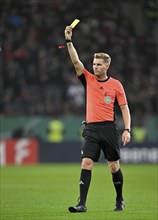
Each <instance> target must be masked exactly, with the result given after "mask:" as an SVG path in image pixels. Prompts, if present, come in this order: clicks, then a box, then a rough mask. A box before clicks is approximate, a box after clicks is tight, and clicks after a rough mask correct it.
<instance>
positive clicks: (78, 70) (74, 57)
mask: <svg viewBox="0 0 158 220" xmlns="http://www.w3.org/2000/svg"><path fill="white" fill-rule="evenodd" d="M71 38H72V27H71V26H67V27H66V28H65V40H66V44H67V48H68V52H69V55H70V58H71V61H72V63H73V65H74V67H75V70H76V74H77V75H78V76H80V75H81V74H82V73H83V69H84V66H83V63H82V62H81V61H80V59H79V57H78V54H77V51H76V49H75V48H74V46H73V43H72V41H71Z"/></svg>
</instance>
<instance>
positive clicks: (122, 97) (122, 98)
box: [117, 81, 127, 105]
mask: <svg viewBox="0 0 158 220" xmlns="http://www.w3.org/2000/svg"><path fill="white" fill-rule="evenodd" d="M117 101H118V104H119V105H126V104H127V99H126V94H125V91H124V88H123V86H122V84H121V83H120V82H119V81H118V86H117Z"/></svg>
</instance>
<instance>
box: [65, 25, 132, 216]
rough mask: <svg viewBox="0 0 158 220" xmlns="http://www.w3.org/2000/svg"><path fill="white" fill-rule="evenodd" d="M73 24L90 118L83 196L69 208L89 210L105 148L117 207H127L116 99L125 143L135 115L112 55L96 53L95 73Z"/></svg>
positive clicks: (67, 35) (72, 55)
mask: <svg viewBox="0 0 158 220" xmlns="http://www.w3.org/2000/svg"><path fill="white" fill-rule="evenodd" d="M71 38H72V28H71V26H67V27H66V28H65V40H66V43H67V48H68V52H69V55H70V58H71V60H72V63H73V65H74V67H75V70H76V74H77V78H78V79H80V80H81V82H82V83H83V85H84V88H85V92H86V122H85V126H84V129H83V137H84V141H83V145H82V148H81V158H82V165H81V175H80V200H79V203H78V204H77V205H76V206H71V207H69V208H68V210H69V211H70V212H86V211H87V207H86V198H87V194H88V189H89V186H90V182H91V171H92V168H93V163H94V162H97V161H98V160H99V157H100V153H101V150H102V151H103V153H104V156H105V159H107V161H108V166H109V169H110V171H111V174H112V180H113V184H114V187H115V190H116V206H115V209H114V211H123V210H124V208H125V204H124V200H123V195H122V188H123V174H122V172H121V169H120V163H119V159H120V147H119V134H118V131H117V128H116V125H115V112H114V109H115V103H116V102H117V103H118V104H119V106H120V109H121V112H122V117H123V122H124V131H123V134H122V142H123V145H126V144H127V143H128V142H129V141H130V138H131V137H130V126H131V117H130V112H129V108H128V104H127V100H126V95H125V92H124V89H123V86H122V84H121V83H120V82H119V81H118V80H116V79H114V78H112V77H109V76H108V75H107V70H108V68H109V66H110V62H111V58H110V56H109V55H108V54H106V53H95V54H94V59H93V71H94V74H91V73H90V72H88V71H87V70H86V69H85V68H84V65H83V64H82V62H81V61H80V59H79V57H78V54H77V52H76V50H75V48H74V46H73V43H72V40H71Z"/></svg>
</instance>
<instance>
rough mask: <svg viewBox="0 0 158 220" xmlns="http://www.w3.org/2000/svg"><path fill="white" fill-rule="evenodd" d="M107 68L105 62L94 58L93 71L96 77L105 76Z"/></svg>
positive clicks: (107, 65)
mask: <svg viewBox="0 0 158 220" xmlns="http://www.w3.org/2000/svg"><path fill="white" fill-rule="evenodd" d="M108 68H109V64H107V63H105V62H104V60H103V59H98V58H94V60H93V71H94V74H95V75H96V76H97V77H101V76H105V75H106V72H107V70H108Z"/></svg>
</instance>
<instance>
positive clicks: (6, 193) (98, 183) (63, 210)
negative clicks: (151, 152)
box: [0, 164, 158, 220]
mask: <svg viewBox="0 0 158 220" xmlns="http://www.w3.org/2000/svg"><path fill="white" fill-rule="evenodd" d="M122 170H123V173H124V199H125V201H126V209H125V211H123V212H113V209H114V204H115V191H114V187H113V184H112V181H111V174H110V172H109V170H108V168H107V166H106V165H103V164H95V166H94V170H93V174H92V182H91V186H90V190H89V195H88V200H87V208H88V211H87V213H69V212H68V211H67V207H68V206H71V205H76V204H77V197H78V192H79V190H78V189H79V186H78V183H79V175H80V165H79V164H49V165H38V166H22V167H2V168H1V204H0V206H1V211H0V219H1V220H47V219H50V220H157V215H158V208H157V207H158V203H157V202H158V201H157V195H158V194H157V193H158V188H157V186H158V182H157V181H158V180H157V177H158V173H157V166H156V165H122Z"/></svg>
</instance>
